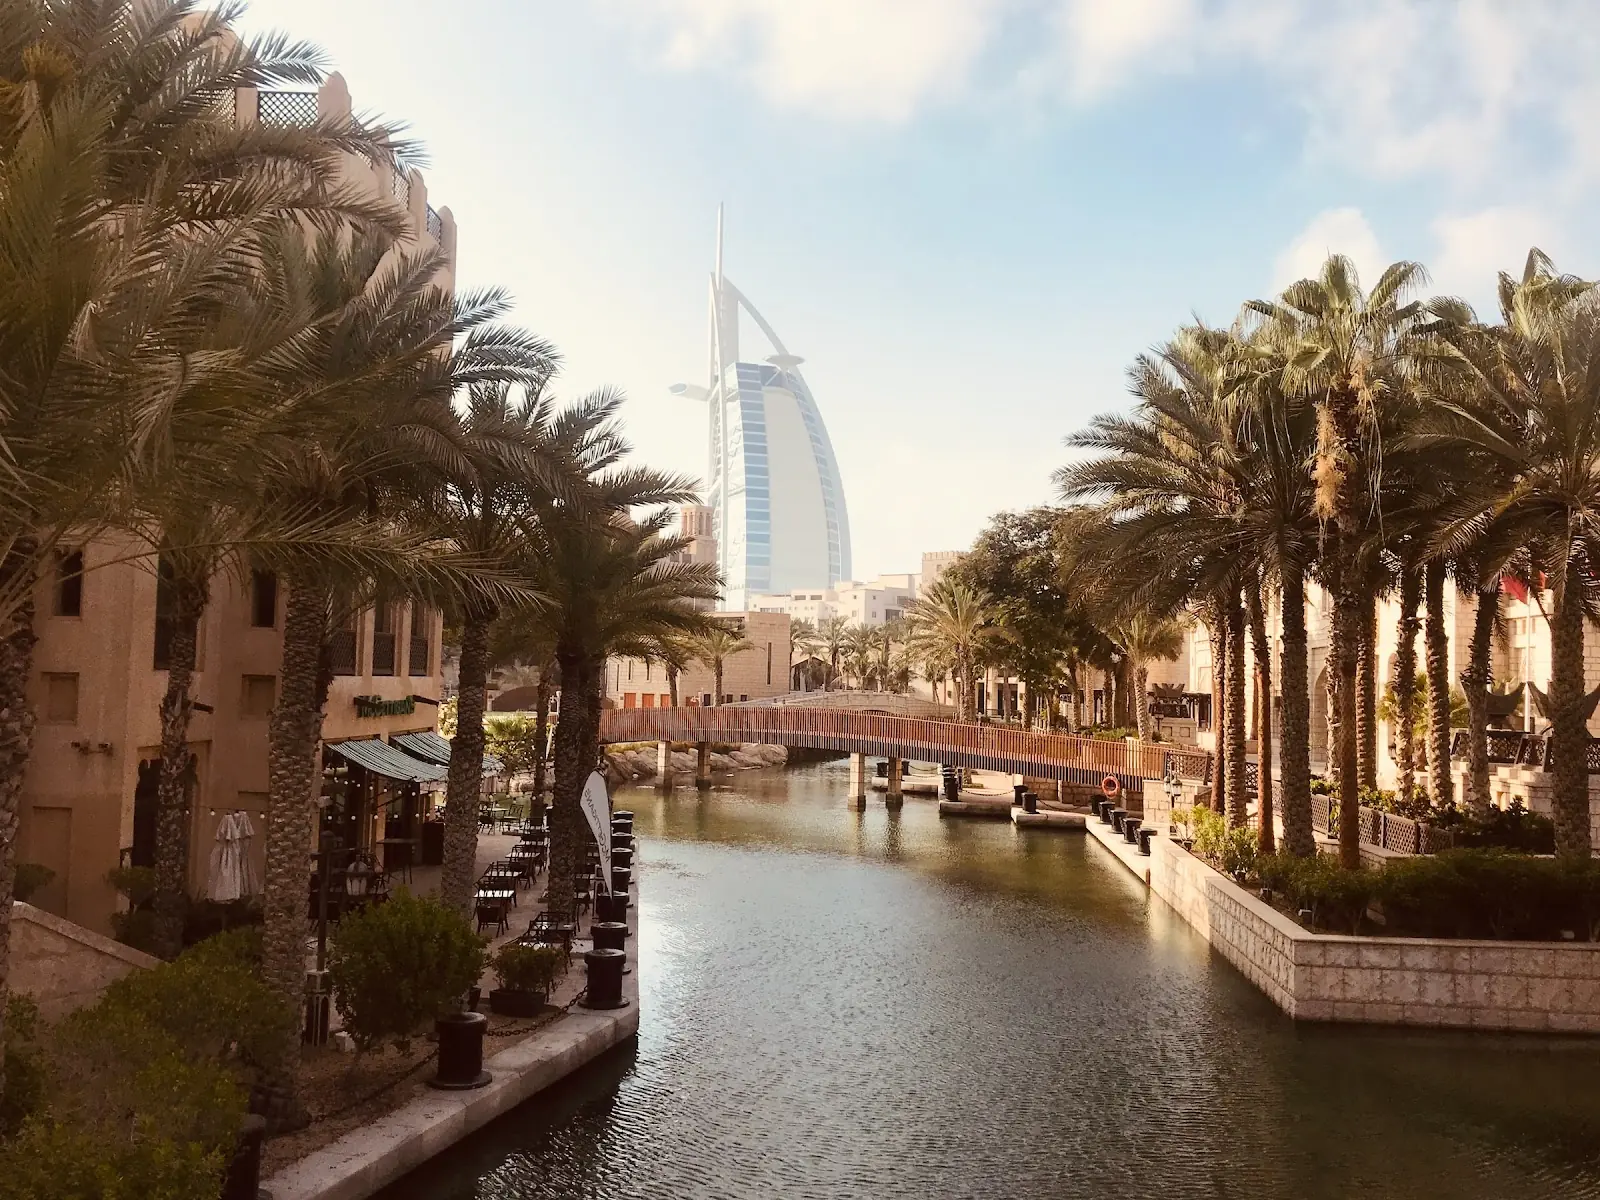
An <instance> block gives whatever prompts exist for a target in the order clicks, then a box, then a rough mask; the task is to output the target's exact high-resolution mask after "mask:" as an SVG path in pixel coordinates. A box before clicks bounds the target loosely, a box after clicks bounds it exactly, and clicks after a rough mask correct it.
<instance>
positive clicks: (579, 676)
mask: <svg viewBox="0 0 1600 1200" xmlns="http://www.w3.org/2000/svg"><path fill="white" fill-rule="evenodd" d="M617 440H618V442H619V444H620V443H621V439H620V438H618V439H617ZM585 491H586V495H585V496H584V498H583V499H582V500H581V501H574V502H568V503H559V502H552V503H549V504H548V505H547V506H546V508H547V511H545V512H543V513H541V515H540V518H539V520H538V522H537V523H536V524H535V525H534V526H533V527H532V529H531V531H530V533H531V537H530V543H529V549H528V553H527V557H526V560H525V562H526V567H527V570H528V572H529V574H530V576H531V581H532V586H533V587H534V588H535V589H536V590H537V591H538V592H539V593H540V594H541V595H543V596H546V597H547V598H548V604H547V607H546V611H545V613H544V615H543V616H542V618H541V619H543V620H545V621H547V622H548V624H549V626H550V628H551V629H552V630H553V631H554V633H555V645H556V661H557V663H558V664H559V665H560V669H561V683H562V691H561V720H560V721H558V722H557V723H556V736H555V770H556V779H555V794H554V804H553V807H552V830H551V838H552V856H551V865H550V883H549V904H548V907H549V910H550V911H551V912H558V913H559V912H565V911H567V910H569V909H570V908H571V906H572V902H573V896H574V881H575V879H576V874H577V866H578V860H579V858H580V857H581V856H580V853H579V851H580V847H581V845H582V839H583V838H585V837H587V836H588V833H587V830H586V828H585V826H584V819H583V816H582V813H581V811H580V809H579V805H578V800H579V796H580V794H581V793H582V791H583V785H584V781H585V780H586V779H587V778H588V776H589V773H590V772H591V771H592V770H593V769H594V764H595V762H596V761H597V760H598V757H599V738H600V710H601V698H600V683H601V676H602V674H603V672H604V668H605V660H606V657H607V656H608V655H610V654H614V653H630V654H631V653H643V652H646V651H647V650H648V648H649V647H650V646H651V645H652V644H656V645H659V643H660V640H661V639H662V638H674V639H677V638H688V637H692V636H695V635H698V634H701V633H703V632H705V630H706V629H707V628H708V627H709V625H710V624H711V623H712V618H711V616H710V614H708V613H706V612H704V611H702V610H701V609H700V608H698V607H697V602H704V601H714V600H716V599H718V598H719V596H720V595H721V583H722V581H721V579H720V578H719V577H718V575H717V573H716V570H715V569H714V568H713V567H711V566H710V565H708V564H703V563H686V562H683V561H680V552H681V551H682V550H683V549H684V548H685V547H686V546H687V540H686V539H684V538H680V537H669V536H667V535H666V533H665V530H666V529H667V528H668V527H669V526H670V524H671V515H670V513H669V512H668V511H667V510H666V509H660V510H657V511H653V512H651V513H650V514H649V515H647V516H645V517H643V518H642V519H640V520H637V521H636V520H633V519H630V518H629V516H628V515H627V514H628V513H629V512H630V511H636V510H638V509H640V508H643V507H646V506H649V505H655V504H674V503H681V502H683V501H684V500H688V499H692V498H693V497H694V495H695V494H696V493H695V490H694V487H693V486H692V484H691V482H690V481H689V480H686V479H680V478H678V477H676V476H669V475H662V474H659V473H656V472H653V471H648V470H643V469H637V468H623V467H612V466H609V465H608V466H607V467H605V468H603V469H600V470H597V472H596V473H595V474H594V475H592V476H591V477H590V481H589V486H588V487H587V488H586V489H585Z"/></svg>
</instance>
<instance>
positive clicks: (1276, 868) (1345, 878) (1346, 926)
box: [1255, 854, 1376, 933]
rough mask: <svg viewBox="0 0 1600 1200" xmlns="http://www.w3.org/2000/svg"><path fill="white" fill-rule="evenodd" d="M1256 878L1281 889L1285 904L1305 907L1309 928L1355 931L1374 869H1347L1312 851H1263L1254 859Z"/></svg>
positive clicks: (1369, 894) (1370, 890)
mask: <svg viewBox="0 0 1600 1200" xmlns="http://www.w3.org/2000/svg"><path fill="white" fill-rule="evenodd" d="M1255 875H1256V878H1257V879H1258V880H1260V882H1261V883H1262V884H1263V885H1264V886H1266V887H1270V888H1272V889H1273V890H1274V891H1278V892H1281V893H1283V896H1284V899H1285V900H1287V901H1288V903H1289V907H1290V908H1292V909H1294V910H1296V911H1299V910H1302V909H1306V910H1309V911H1310V913H1311V927H1312V928H1313V929H1336V930H1338V932H1340V933H1358V932H1359V931H1360V929H1361V922H1362V919H1363V918H1364V917H1365V916H1366V912H1367V906H1368V905H1369V904H1371V902H1372V897H1373V892H1374V889H1375V886H1376V878H1375V875H1376V873H1375V872H1373V871H1371V870H1368V869H1367V868H1366V867H1360V868H1358V869H1356V870H1354V871H1347V870H1345V869H1344V868H1343V867H1341V866H1340V865H1339V863H1338V860H1337V859H1334V858H1331V857H1328V856H1325V855H1320V854H1314V855H1311V856H1310V857H1309V858H1297V857H1295V856H1294V855H1290V854H1274V855H1266V856H1263V857H1262V858H1260V859H1258V860H1257V861H1256V863H1255Z"/></svg>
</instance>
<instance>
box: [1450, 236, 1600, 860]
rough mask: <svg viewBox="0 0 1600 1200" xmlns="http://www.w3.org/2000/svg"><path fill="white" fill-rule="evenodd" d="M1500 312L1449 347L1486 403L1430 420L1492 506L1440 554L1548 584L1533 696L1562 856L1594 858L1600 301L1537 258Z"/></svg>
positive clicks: (1475, 500)
mask: <svg viewBox="0 0 1600 1200" xmlns="http://www.w3.org/2000/svg"><path fill="white" fill-rule="evenodd" d="M1500 310H1501V320H1500V324H1499V325H1498V326H1495V327H1493V328H1488V329H1482V328H1460V329H1457V330H1455V331H1452V332H1451V333H1450V334H1449V335H1448V336H1449V338H1450V341H1451V345H1452V348H1453V349H1454V350H1455V352H1456V355H1457V361H1458V363H1459V365H1460V366H1461V367H1462V368H1463V369H1464V370H1465V371H1466V372H1467V373H1468V375H1469V378H1470V379H1471V381H1472V385H1473V391H1474V393H1475V395H1474V396H1473V398H1472V399H1462V398H1460V397H1450V396H1446V397H1444V398H1442V399H1440V400H1439V401H1437V402H1436V403H1435V404H1434V405H1432V406H1431V408H1430V410H1429V412H1428V414H1427V416H1426V418H1425V419H1426V429H1425V434H1424V437H1425V439H1428V440H1431V441H1432V443H1433V444H1435V445H1447V444H1448V445H1454V446H1459V447H1461V448H1462V449H1463V450H1465V452H1467V453H1470V454H1472V455H1473V456H1474V457H1476V458H1477V459H1479V460H1480V461H1481V462H1483V463H1484V464H1486V465H1487V466H1488V470H1487V471H1485V477H1486V490H1487V491H1488V492H1489V494H1490V500H1491V503H1490V504H1489V505H1488V506H1487V507H1482V506H1481V504H1480V502H1481V496H1480V495H1477V494H1471V493H1469V494H1468V495H1467V496H1464V497H1463V498H1462V501H1461V503H1460V504H1459V505H1457V506H1456V507H1455V508H1454V509H1453V510H1452V511H1451V512H1449V513H1448V514H1447V518H1448V519H1447V520H1446V521H1445V522H1444V523H1443V526H1442V528H1441V531H1440V534H1439V542H1440V544H1441V545H1442V546H1459V545H1463V544H1470V543H1471V542H1473V541H1475V540H1488V541H1492V542H1498V543H1500V544H1508V543H1509V544H1517V545H1521V546H1524V547H1526V551H1527V560H1526V563H1527V569H1528V578H1529V579H1531V580H1533V581H1536V582H1537V581H1540V580H1541V579H1542V580H1543V581H1544V582H1546V583H1547V584H1548V600H1547V601H1546V603H1545V611H1546V613H1547V615H1548V619H1549V623H1550V634H1551V672H1550V686H1549V691H1548V693H1546V692H1542V691H1540V690H1539V689H1538V688H1534V689H1533V692H1534V697H1535V700H1536V701H1537V702H1539V703H1541V704H1542V705H1543V706H1544V707H1545V710H1546V712H1547V713H1548V714H1549V716H1550V720H1551V725H1552V730H1551V742H1552V745H1551V759H1552V763H1551V775H1552V780H1551V783H1552V790H1553V792H1554V795H1553V803H1552V807H1553V811H1554V817H1555V825H1556V853H1557V855H1558V856H1559V857H1562V858H1566V859H1578V858H1585V857H1587V856H1588V855H1589V853H1590V843H1589V787H1588V783H1589V777H1588V768H1587V753H1588V745H1589V732H1588V728H1587V721H1588V718H1589V716H1590V714H1591V713H1593V711H1594V708H1595V704H1596V702H1597V701H1600V691H1595V692H1588V693H1586V692H1585V690H1584V665H1583V664H1584V649H1583V646H1584V620H1585V614H1586V612H1588V611H1592V608H1591V606H1592V604H1593V603H1594V597H1593V595H1592V594H1591V593H1592V592H1593V590H1594V588H1595V583H1594V580H1595V579H1596V578H1597V577H1600V472H1597V471H1596V470H1595V469H1594V464H1595V463H1596V462H1600V420H1597V419H1596V417H1597V414H1600V292H1597V291H1596V289H1595V287H1594V286H1593V285H1591V284H1588V283H1585V282H1583V281H1581V280H1577V279H1574V278H1572V277H1570V276H1564V275H1560V274H1558V273H1557V272H1556V271H1555V269H1554V267H1553V265H1552V264H1551V262H1550V260H1549V259H1548V258H1547V257H1546V256H1545V255H1544V254H1543V253H1541V252H1540V251H1538V250H1533V251H1531V252H1530V253H1529V255H1528V261H1527V264H1526V266H1525V268H1524V270H1523V273H1522V276H1521V278H1520V279H1514V278H1512V277H1510V276H1508V275H1502V276H1501V277H1500ZM1468 504H1471V505H1472V508H1471V509H1470V510H1469V509H1468V508H1467V505H1468Z"/></svg>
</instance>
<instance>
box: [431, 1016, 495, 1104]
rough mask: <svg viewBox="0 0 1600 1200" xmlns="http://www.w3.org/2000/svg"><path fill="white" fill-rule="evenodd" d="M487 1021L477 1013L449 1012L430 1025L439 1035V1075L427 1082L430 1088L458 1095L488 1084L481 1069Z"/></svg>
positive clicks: (485, 1072)
mask: <svg viewBox="0 0 1600 1200" xmlns="http://www.w3.org/2000/svg"><path fill="white" fill-rule="evenodd" d="M488 1028H489V1018H488V1017H486V1016H484V1015H483V1014H482V1013H478V1012H463V1013H449V1014H447V1015H445V1016H442V1017H440V1018H439V1019H438V1020H437V1021H435V1022H434V1023H433V1030H434V1032H435V1033H437V1034H438V1035H439V1073H438V1074H437V1075H435V1076H434V1077H433V1078H432V1079H430V1080H428V1086H429V1087H431V1088H440V1089H442V1090H444V1091H451V1092H461V1091H467V1090H468V1089H470V1088H481V1087H482V1086H483V1085H484V1084H486V1083H488V1082H489V1072H487V1071H485V1070H484V1069H483V1035H484V1033H485V1031H487V1030H488Z"/></svg>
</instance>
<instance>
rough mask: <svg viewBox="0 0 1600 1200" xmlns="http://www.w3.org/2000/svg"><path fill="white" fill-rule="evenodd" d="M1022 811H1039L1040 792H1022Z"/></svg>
mask: <svg viewBox="0 0 1600 1200" xmlns="http://www.w3.org/2000/svg"><path fill="white" fill-rule="evenodd" d="M1022 811H1023V812H1029V813H1036V812H1038V811H1039V793H1038V792H1023V793H1022Z"/></svg>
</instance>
